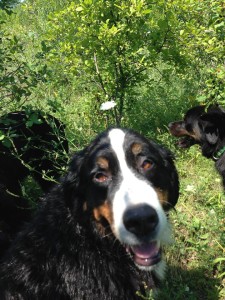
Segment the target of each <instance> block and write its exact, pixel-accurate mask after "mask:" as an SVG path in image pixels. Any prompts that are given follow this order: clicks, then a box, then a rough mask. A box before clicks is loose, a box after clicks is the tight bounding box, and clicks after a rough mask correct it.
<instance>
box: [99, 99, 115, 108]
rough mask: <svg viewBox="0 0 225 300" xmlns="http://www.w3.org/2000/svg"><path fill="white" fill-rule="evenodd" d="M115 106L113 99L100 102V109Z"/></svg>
mask: <svg viewBox="0 0 225 300" xmlns="http://www.w3.org/2000/svg"><path fill="white" fill-rule="evenodd" d="M115 106H116V102H115V101H107V102H104V103H102V104H101V106H100V110H109V109H112V108H113V107H115Z"/></svg>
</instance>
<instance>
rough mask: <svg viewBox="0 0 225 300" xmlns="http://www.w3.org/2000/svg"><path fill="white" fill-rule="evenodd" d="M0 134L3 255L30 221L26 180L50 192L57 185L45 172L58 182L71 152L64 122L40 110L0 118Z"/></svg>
mask: <svg viewBox="0 0 225 300" xmlns="http://www.w3.org/2000/svg"><path fill="white" fill-rule="evenodd" d="M32 120H33V123H32ZM29 122H31V123H30V124H29ZM0 132H1V134H2V136H4V139H3V140H2V141H1V142H0V166H1V167H0V256H1V255H2V254H3V252H4V251H5V250H6V249H7V247H8V245H9V243H10V240H11V238H12V237H13V236H14V235H15V234H16V233H17V232H18V231H19V230H20V228H21V226H22V224H23V223H24V222H26V221H28V220H29V219H30V218H31V214H32V210H31V207H30V205H29V203H27V201H26V200H25V199H24V198H23V196H22V191H21V185H22V182H23V180H24V179H25V178H26V177H27V176H28V175H31V176H32V177H33V178H34V179H35V180H36V181H37V182H38V184H39V185H40V187H41V188H42V189H43V191H44V192H47V191H48V190H49V189H50V188H51V187H52V186H53V184H54V182H53V181H51V180H48V179H45V178H44V177H43V173H45V174H46V175H47V176H49V178H52V180H57V179H59V177H60V174H61V170H60V169H59V165H60V163H61V160H60V157H62V153H63V152H68V143H67V141H66V139H65V133H64V126H63V125H62V123H61V122H59V121H58V120H57V119H56V118H54V117H53V116H50V115H44V114H43V113H42V112H40V111H30V112H29V114H28V113H26V112H25V111H18V112H12V113H9V114H7V115H4V116H2V117H0ZM59 152H61V156H60V155H59ZM57 157H59V158H57ZM57 163H58V165H57Z"/></svg>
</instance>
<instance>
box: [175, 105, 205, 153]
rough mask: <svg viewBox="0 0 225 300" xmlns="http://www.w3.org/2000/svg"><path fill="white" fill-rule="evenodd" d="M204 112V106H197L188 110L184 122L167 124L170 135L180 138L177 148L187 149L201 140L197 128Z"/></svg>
mask: <svg viewBox="0 0 225 300" xmlns="http://www.w3.org/2000/svg"><path fill="white" fill-rule="evenodd" d="M204 112H205V106H203V105H199V106H195V107H192V108H191V109H189V110H188V111H187V112H186V114H185V116H184V120H180V121H176V122H171V123H170V124H169V131H170V133H171V134H172V135H173V136H175V137H178V138H180V139H179V140H178V146H179V147H181V148H189V147H191V146H192V145H194V144H199V143H200V140H201V132H200V128H199V120H200V117H201V115H202V114H203V113H204Z"/></svg>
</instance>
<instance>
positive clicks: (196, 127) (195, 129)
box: [190, 126, 201, 141]
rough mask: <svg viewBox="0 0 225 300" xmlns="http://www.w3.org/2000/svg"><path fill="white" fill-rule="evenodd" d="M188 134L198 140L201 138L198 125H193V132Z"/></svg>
mask: <svg viewBox="0 0 225 300" xmlns="http://www.w3.org/2000/svg"><path fill="white" fill-rule="evenodd" d="M190 136H191V137H193V138H194V139H195V140H197V141H199V140H200V139H201V133H200V130H199V128H198V126H194V128H193V134H190Z"/></svg>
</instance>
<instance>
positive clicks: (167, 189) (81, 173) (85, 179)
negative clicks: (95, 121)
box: [65, 128, 179, 277]
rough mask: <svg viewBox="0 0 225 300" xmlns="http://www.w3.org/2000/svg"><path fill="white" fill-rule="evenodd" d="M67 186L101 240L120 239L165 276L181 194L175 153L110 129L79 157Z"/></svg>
mask: <svg viewBox="0 0 225 300" xmlns="http://www.w3.org/2000/svg"><path fill="white" fill-rule="evenodd" d="M65 184H66V186H65V192H66V193H67V195H66V199H68V205H69V206H70V209H71V210H72V211H74V212H77V211H80V213H79V216H81V217H80V219H81V222H82V220H83V221H84V222H87V223H88V222H89V221H88V220H91V224H92V225H94V228H95V232H97V234H98V235H100V237H101V239H103V238H104V239H105V238H113V239H116V240H118V241H119V242H120V243H121V244H122V245H123V247H124V248H125V249H126V251H127V252H128V253H129V255H130V257H131V258H132V260H133V261H134V263H135V264H136V265H137V266H138V267H139V268H140V269H144V270H154V271H155V272H156V273H158V277H161V276H162V270H161V269H162V262H161V246H162V245H163V244H167V243H168V242H170V240H171V228H170V225H169V223H168V220H167V211H168V210H169V209H171V208H173V207H174V206H175V204H176V202H177V199H178V194H179V183H178V176H177V172H176V169H175V166H174V163H173V157H172V155H171V153H170V152H169V151H167V150H165V149H164V148H162V147H161V146H159V145H157V144H156V143H154V142H153V141H149V140H148V139H146V138H144V137H143V136H141V135H139V134H138V133H135V132H133V131H131V130H127V129H119V128H114V129H110V130H107V131H105V132H104V133H102V134H101V135H99V136H98V137H97V138H96V139H95V140H94V141H93V142H92V143H91V144H90V145H89V146H88V147H87V148H85V149H84V150H83V151H81V152H80V153H78V154H77V155H75V156H74V158H73V160H72V162H71V168H70V172H69V175H68V176H67V178H66V180H65ZM74 199H77V201H75V200H74ZM81 199H82V200H81ZM77 205H78V206H79V207H74V206H77ZM87 216H88V218H87Z"/></svg>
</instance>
